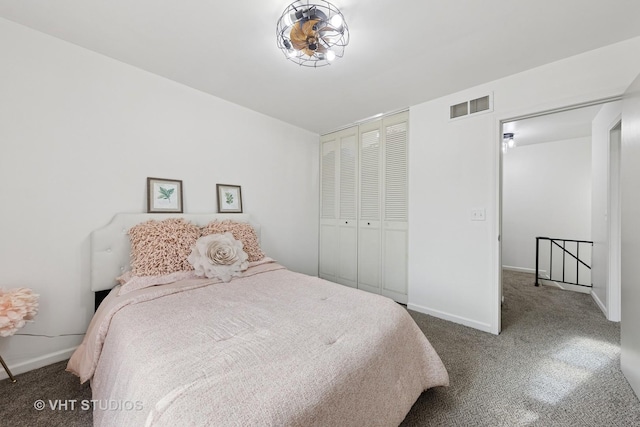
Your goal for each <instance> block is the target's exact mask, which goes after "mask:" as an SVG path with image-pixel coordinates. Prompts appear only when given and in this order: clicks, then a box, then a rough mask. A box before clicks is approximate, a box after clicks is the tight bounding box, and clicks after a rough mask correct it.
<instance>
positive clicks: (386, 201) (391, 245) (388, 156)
mask: <svg viewBox="0 0 640 427" xmlns="http://www.w3.org/2000/svg"><path fill="white" fill-rule="evenodd" d="M408 120H409V113H400V114H396V115H393V116H389V117H386V118H384V119H383V122H382V128H383V176H384V179H383V183H382V187H383V190H382V200H383V203H382V211H383V212H382V215H383V221H382V248H383V252H382V260H383V261H382V294H383V295H385V296H388V297H391V298H393V299H394V300H396V301H398V302H402V303H406V302H407V246H408V231H409V229H408V224H409V223H408V220H409V218H408V211H409V203H408V202H409V199H408V197H409V196H408V194H409V193H408V161H409V158H408V148H409V123H408Z"/></svg>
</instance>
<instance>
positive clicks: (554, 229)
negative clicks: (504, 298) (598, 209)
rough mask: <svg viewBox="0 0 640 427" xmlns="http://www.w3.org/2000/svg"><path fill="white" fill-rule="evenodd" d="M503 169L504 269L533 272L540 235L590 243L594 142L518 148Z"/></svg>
mask: <svg viewBox="0 0 640 427" xmlns="http://www.w3.org/2000/svg"><path fill="white" fill-rule="evenodd" d="M502 164H503V184H502V265H503V266H504V267H507V268H515V269H518V270H521V271H529V272H534V271H535V266H536V247H535V242H536V240H535V239H536V237H537V236H542V237H552V238H560V239H574V240H591V138H575V139H570V140H563V141H554V142H546V143H541V144H531V145H524V146H520V147H515V148H512V149H510V150H509V151H508V152H507V153H506V154H505V155H504V157H503V162H502ZM541 246H542V243H541ZM546 246H548V243H546ZM546 246H545V248H546ZM580 249H581V250H582V249H583V248H582V247H581V248H580ZM585 249H586V248H585ZM547 260H548V258H547ZM547 264H548V261H547ZM572 280H573V279H572ZM580 282H581V283H582V282H583V280H582V279H581V280H580Z"/></svg>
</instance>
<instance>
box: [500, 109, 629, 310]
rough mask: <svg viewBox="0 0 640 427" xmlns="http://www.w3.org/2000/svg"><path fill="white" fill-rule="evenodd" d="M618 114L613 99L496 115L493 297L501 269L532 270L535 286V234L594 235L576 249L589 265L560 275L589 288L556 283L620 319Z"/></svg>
mask: <svg viewBox="0 0 640 427" xmlns="http://www.w3.org/2000/svg"><path fill="white" fill-rule="evenodd" d="M620 112H621V102H620V101H619V98H616V99H607V100H602V101H594V102H592V103H586V104H581V105H575V106H570V107H566V108H561V109H556V110H550V111H544V112H540V113H534V114H530V115H527V116H521V117H517V118H513V119H505V120H501V121H500V126H499V130H500V138H499V143H500V148H501V149H500V160H499V163H500V168H499V170H500V177H499V204H498V206H499V210H500V214H499V224H498V230H499V234H500V239H499V240H500V244H499V248H500V250H499V251H500V254H499V257H498V258H499V260H500V262H499V266H498V267H499V272H500V273H499V275H498V277H499V281H500V296H502V274H501V272H502V268H503V267H504V268H506V269H510V270H515V271H520V272H526V273H531V277H532V283H531V285H532V286H533V285H534V283H535V271H536V268H535V267H536V239H535V238H536V237H538V236H543V237H551V238H561V239H570V240H585V241H593V242H594V243H593V249H591V245H587V247H584V246H580V248H579V251H580V253H581V254H582V255H581V256H580V257H581V258H582V257H583V256H584V255H587V257H588V258H589V259H590V263H589V266H590V267H592V269H591V270H589V269H587V268H585V267H583V266H581V265H580V264H579V263H577V262H576V263H575V265H576V266H577V268H575V267H574V268H572V269H571V271H569V272H568V275H569V278H568V280H566V281H567V282H575V283H578V284H581V285H591V284H593V288H592V287H590V286H573V285H565V284H560V286H561V287H563V288H565V289H567V288H571V290H577V291H583V292H585V293H590V294H591V295H592V296H593V298H594V300H595V301H596V303H597V304H598V306H599V307H600V308H601V310H602V311H603V312H604V314H605V316H606V317H607V319H609V320H613V321H619V316H620V315H619V312H620V309H619V307H620V279H619V277H620V257H619V252H620V251H619V245H620V232H619V229H620V221H619V217H620V209H619V203H620V200H619V178H618V176H619V164H620V155H619V153H620V139H621V138H620V135H621V132H620V130H621V123H620ZM510 138H513V140H514V141H513V142H510V141H509V139H510ZM518 150H520V151H518ZM574 245H576V246H574V248H573V249H572V252H573V253H574V254H575V251H576V249H575V248H576V247H577V244H574ZM616 247H617V248H618V249H617V250H616ZM547 251H549V249H548V248H547ZM545 257H546V259H547V260H549V259H550V258H554V259H555V258H558V257H560V258H563V257H564V254H563V253H562V250H559V251H556V254H554V255H552V256H551V257H550V256H549V255H548V254H545ZM568 259H570V257H568ZM563 261H564V260H563ZM563 261H561V262H563ZM550 262H551V261H549V263H550ZM554 263H555V261H554ZM542 273H543V274H544V273H548V272H545V271H543V272H542ZM554 275H555V273H554ZM548 283H549V282H548ZM550 283H551V284H553V283H554V282H550Z"/></svg>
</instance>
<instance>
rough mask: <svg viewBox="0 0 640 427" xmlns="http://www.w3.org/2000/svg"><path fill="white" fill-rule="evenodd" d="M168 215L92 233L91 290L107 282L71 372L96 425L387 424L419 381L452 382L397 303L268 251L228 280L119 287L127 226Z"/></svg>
mask: <svg viewBox="0 0 640 427" xmlns="http://www.w3.org/2000/svg"><path fill="white" fill-rule="evenodd" d="M175 217H180V218H181V219H185V220H186V221H189V222H190V223H193V224H197V225H198V226H204V225H205V224H207V223H210V222H211V221H213V220H225V219H229V218H232V219H233V220H234V221H235V222H244V223H250V220H251V219H250V217H249V216H248V215H245V214H241V215H238V214H234V215H220V214H218V215H179V216H178V215H176V216H175ZM165 218H167V215H166V214H165V215H153V214H118V215H116V216H115V217H114V219H113V220H112V221H111V223H110V224H108V225H107V226H106V227H104V228H102V229H99V230H96V231H95V232H93V233H92V235H91V250H92V257H91V267H92V268H91V286H92V290H93V291H94V292H97V291H101V290H105V289H111V288H113V289H112V290H111V292H110V293H109V295H108V296H107V297H106V298H105V299H104V301H103V302H102V304H101V305H100V307H99V308H98V310H97V311H96V314H95V316H94V318H93V319H92V321H91V324H90V325H89V328H88V330H87V334H86V336H85V339H84V341H83V343H82V344H81V346H80V347H79V348H78V349H77V350H76V352H75V353H74V355H73V356H72V358H71V359H70V361H69V364H68V368H67V370H69V371H71V372H73V373H74V374H76V375H78V376H79V377H80V380H81V381H82V382H84V381H87V380H91V388H92V394H93V409H94V425H96V426H128V425H131V426H134V425H135V426H141V425H149V426H151V425H153V426H165V425H166V426H174V425H193V426H201V425H211V426H227V425H237V426H247V425H256V426H328V425H340V426H392V425H398V424H399V423H400V422H401V421H402V420H403V419H404V417H405V416H406V414H407V413H408V411H409V409H410V408H411V406H412V405H413V404H414V402H415V401H416V399H417V398H418V396H419V395H420V394H421V393H422V392H423V391H424V390H426V389H428V388H431V387H436V386H447V385H448V381H449V380H448V375H447V372H446V369H445V368H444V366H443V364H442V361H441V360H440V358H439V357H438V355H437V354H436V352H435V350H434V349H433V347H432V346H431V345H430V343H429V342H428V341H427V339H426V338H425V336H424V334H423V333H422V332H421V331H420V329H419V328H418V326H417V325H416V324H415V322H414V321H413V320H412V318H411V317H410V316H409V314H408V313H407V312H406V309H405V308H403V307H402V306H400V305H399V304H397V303H395V302H394V301H392V300H391V299H388V298H385V297H382V296H379V295H374V294H370V293H367V292H364V291H359V290H355V289H352V288H348V287H345V286H342V285H339V284H335V283H331V282H328V281H325V280H323V279H319V278H317V277H311V276H307V275H304V274H299V273H296V272H293V271H290V270H287V269H286V268H284V267H283V266H281V265H279V264H278V263H277V262H275V261H273V260H271V259H270V258H268V257H264V258H262V259H261V260H260V261H255V262H251V263H250V264H249V265H250V266H249V268H247V269H246V270H245V271H244V272H242V273H241V275H240V276H238V277H233V279H232V280H231V281H229V282H224V281H221V280H220V279H218V278H199V277H193V276H188V277H182V278H180V280H176V281H169V282H170V283H166V284H159V285H154V286H145V287H141V288H135V287H134V288H131V289H130V290H128V291H127V292H123V291H124V290H125V287H126V286H127V285H128V283H127V284H126V285H116V283H117V282H116V281H115V278H116V277H117V276H120V275H121V274H122V273H123V272H126V271H127V270H129V269H130V268H131V266H130V265H129V253H130V251H131V246H130V243H129V235H128V232H129V230H130V229H131V227H134V226H136V225H137V224H141V223H145V222H147V221H148V220H149V219H156V220H160V219H165ZM251 226H252V228H253V229H254V230H255V231H256V235H258V236H259V233H260V227H259V226H258V225H257V224H251Z"/></svg>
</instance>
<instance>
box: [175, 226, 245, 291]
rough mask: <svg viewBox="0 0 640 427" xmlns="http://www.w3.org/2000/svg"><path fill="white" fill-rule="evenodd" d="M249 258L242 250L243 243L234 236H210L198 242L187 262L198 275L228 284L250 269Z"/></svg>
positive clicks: (228, 234)
mask: <svg viewBox="0 0 640 427" xmlns="http://www.w3.org/2000/svg"><path fill="white" fill-rule="evenodd" d="M248 258H249V256H248V255H247V254H246V252H245V251H243V250H242V242H240V241H238V240H236V239H234V238H233V234H231V233H224V234H210V235H208V236H203V237H200V238H199V239H198V240H196V244H195V246H193V247H192V248H191V254H190V255H189V257H188V258H187V261H189V263H190V264H191V265H192V266H193V268H194V269H195V272H196V275H198V276H201V277H202V276H205V277H208V278H210V279H212V278H217V279H220V280H222V281H223V282H228V281H230V280H231V278H232V277H233V276H240V275H241V274H242V272H243V271H245V270H246V269H247V268H248V267H249V261H248Z"/></svg>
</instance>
